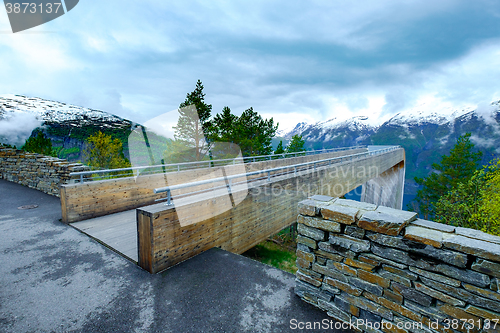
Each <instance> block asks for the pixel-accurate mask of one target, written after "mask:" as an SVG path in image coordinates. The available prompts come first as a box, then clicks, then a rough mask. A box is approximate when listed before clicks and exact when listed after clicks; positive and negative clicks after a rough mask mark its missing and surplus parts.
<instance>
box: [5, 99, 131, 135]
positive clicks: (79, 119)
mask: <svg viewBox="0 0 500 333" xmlns="http://www.w3.org/2000/svg"><path fill="white" fill-rule="evenodd" d="M20 113H23V114H31V115H33V116H34V117H36V118H37V119H38V120H39V121H41V122H43V123H44V124H46V125H48V124H53V123H57V124H68V125H69V126H75V127H82V126H86V125H91V124H100V125H102V126H104V127H109V128H112V127H120V128H121V127H123V126H124V125H127V126H129V127H130V124H131V122H130V121H128V120H125V119H123V118H120V117H118V116H115V115H112V114H110V113H107V112H104V111H99V110H93V109H89V108H84V107H80V106H75V105H70V104H66V103H61V102H56V101H50V100H46V99H42V98H38V97H27V96H22V95H0V120H3V119H9V118H12V117H15V116H16V115H18V114H20Z"/></svg>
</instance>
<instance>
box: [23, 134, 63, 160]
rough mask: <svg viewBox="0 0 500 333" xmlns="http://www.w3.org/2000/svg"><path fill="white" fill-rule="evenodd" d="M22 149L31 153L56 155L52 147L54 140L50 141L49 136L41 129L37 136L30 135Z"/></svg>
mask: <svg viewBox="0 0 500 333" xmlns="http://www.w3.org/2000/svg"><path fill="white" fill-rule="evenodd" d="M21 149H22V150H24V151H27V152H30V153H37V154H42V155H46V156H54V157H55V156H56V154H55V152H54V151H53V149H52V141H50V139H49V138H46V137H45V134H43V132H42V131H39V132H38V133H37V135H36V137H33V136H32V137H29V138H28V139H27V140H26V142H25V143H24V146H23V147H22V148H21Z"/></svg>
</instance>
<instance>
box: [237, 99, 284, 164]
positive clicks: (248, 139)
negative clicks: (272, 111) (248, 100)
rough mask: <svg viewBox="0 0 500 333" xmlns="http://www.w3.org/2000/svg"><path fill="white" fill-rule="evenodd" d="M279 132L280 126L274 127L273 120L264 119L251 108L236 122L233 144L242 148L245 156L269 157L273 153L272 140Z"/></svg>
mask: <svg viewBox="0 0 500 333" xmlns="http://www.w3.org/2000/svg"><path fill="white" fill-rule="evenodd" d="M277 130H278V124H276V125H274V120H273V118H270V119H263V118H262V117H261V116H260V115H259V114H258V113H257V112H255V111H254V110H253V108H249V109H246V110H245V111H243V113H242V114H241V116H240V117H239V118H238V119H237V121H236V122H235V128H234V137H233V140H234V141H232V142H234V143H237V144H238V145H239V146H240V148H241V152H242V153H243V155H244V156H258V155H269V154H271V152H272V151H273V147H272V145H271V140H272V138H273V137H274V136H275V135H276V131H277Z"/></svg>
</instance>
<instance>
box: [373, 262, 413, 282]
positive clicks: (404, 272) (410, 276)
mask: <svg viewBox="0 0 500 333" xmlns="http://www.w3.org/2000/svg"><path fill="white" fill-rule="evenodd" d="M382 267H383V268H384V270H386V271H388V272H389V273H392V274H396V275H399V276H402V277H405V278H407V279H410V280H411V281H417V280H418V275H416V274H413V273H412V272H410V271H409V270H403V269H399V268H395V267H392V266H389V265H386V264H384V265H382Z"/></svg>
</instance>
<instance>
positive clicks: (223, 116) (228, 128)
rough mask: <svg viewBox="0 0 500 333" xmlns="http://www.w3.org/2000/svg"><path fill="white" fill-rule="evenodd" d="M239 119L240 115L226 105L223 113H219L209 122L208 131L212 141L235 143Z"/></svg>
mask: <svg viewBox="0 0 500 333" xmlns="http://www.w3.org/2000/svg"><path fill="white" fill-rule="evenodd" d="M237 120H238V117H237V116H235V115H234V114H232V113H231V109H230V108H229V107H228V106H225V107H224V108H223V109H222V113H220V114H219V113H217V114H216V115H215V116H214V118H213V119H212V120H211V121H210V122H209V125H208V130H207V132H208V136H209V139H210V141H219V142H233V143H234V140H235V130H236V128H235V126H236V122H237Z"/></svg>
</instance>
